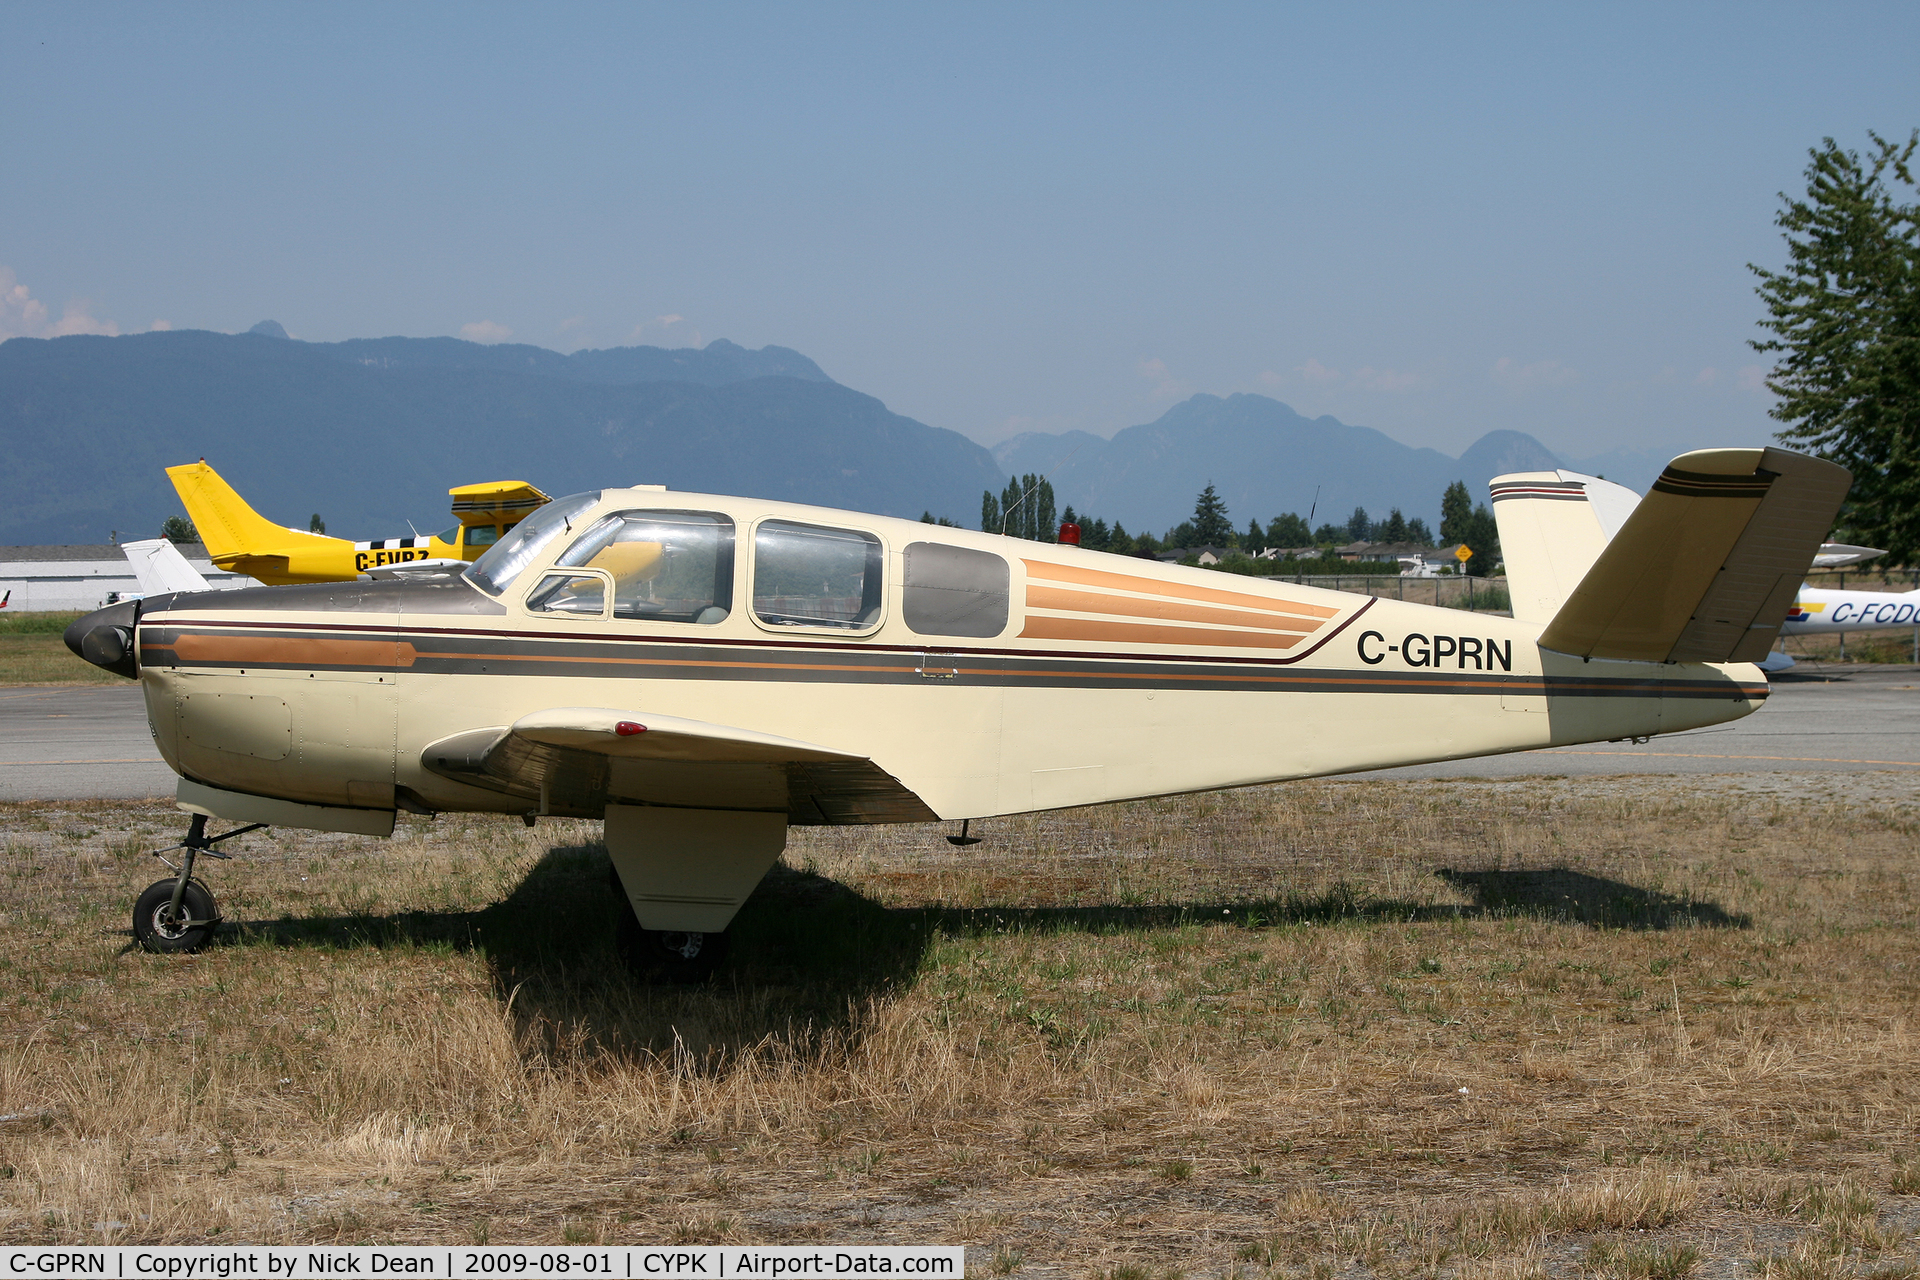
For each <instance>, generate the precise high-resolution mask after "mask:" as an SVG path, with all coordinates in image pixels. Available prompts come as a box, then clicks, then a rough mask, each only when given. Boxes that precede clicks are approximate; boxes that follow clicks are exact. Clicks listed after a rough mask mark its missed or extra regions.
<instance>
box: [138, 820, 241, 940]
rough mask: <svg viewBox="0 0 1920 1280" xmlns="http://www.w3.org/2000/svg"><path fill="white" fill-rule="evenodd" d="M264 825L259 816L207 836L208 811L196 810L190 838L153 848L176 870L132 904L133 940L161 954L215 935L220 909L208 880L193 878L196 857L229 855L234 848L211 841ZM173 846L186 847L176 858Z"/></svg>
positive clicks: (232, 836)
mask: <svg viewBox="0 0 1920 1280" xmlns="http://www.w3.org/2000/svg"><path fill="white" fill-rule="evenodd" d="M266 825H267V824H266V823H264V822H255V823H252V824H251V825H249V826H244V827H238V828H235V829H234V830H232V831H229V832H227V833H226V834H224V835H217V836H213V837H211V838H209V837H208V836H207V817H206V815H205V814H203V813H196V814H194V815H193V821H192V823H190V824H189V825H188V827H187V838H186V839H184V840H182V841H181V842H180V843H179V844H176V845H169V846H168V847H167V848H165V849H160V850H156V851H155V852H154V855H153V856H154V857H156V858H158V859H160V861H162V862H164V863H166V864H167V865H168V866H169V867H172V868H173V869H174V871H175V872H177V873H178V874H176V875H175V876H173V877H172V878H171V879H168V880H156V881H154V882H153V883H152V884H150V885H148V886H147V887H146V890H145V891H144V892H143V893H141V895H140V897H139V900H138V901H136V902H135V903H134V904H133V937H134V941H136V942H138V943H139V944H140V945H141V946H142V947H145V948H146V949H147V950H148V951H154V952H159V953H161V954H166V953H169V952H177V951H198V950H199V949H200V948H202V947H204V946H206V945H207V943H209V942H211V941H213V931H214V930H215V929H216V928H218V927H219V925H220V909H219V907H218V906H216V905H215V903H214V901H213V894H212V893H210V892H209V891H208V889H207V886H206V885H204V884H201V883H200V882H199V881H198V880H195V879H194V878H193V863H194V859H195V858H196V857H198V856H199V855H200V854H203V853H204V854H206V855H207V856H208V857H209V858H223V859H224V858H228V857H231V856H232V855H231V854H225V853H221V852H220V851H219V850H218V849H216V848H214V847H213V846H215V845H216V844H219V843H220V842H221V841H222V840H231V839H233V838H234V837H235V836H243V835H245V834H247V832H249V831H258V830H260V828H262V827H264V826H266ZM175 849H181V850H184V851H185V852H184V853H183V854H182V855H181V858H180V861H179V862H178V863H176V862H174V861H173V860H172V859H171V858H169V857H167V854H169V853H171V852H172V851H173V850H175Z"/></svg>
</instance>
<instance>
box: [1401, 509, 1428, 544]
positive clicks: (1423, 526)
mask: <svg viewBox="0 0 1920 1280" xmlns="http://www.w3.org/2000/svg"><path fill="white" fill-rule="evenodd" d="M1407 541H1408V542H1417V543H1419V544H1420V545H1421V546H1423V547H1430V546H1432V545H1433V530H1431V529H1429V528H1427V522H1426V521H1425V520H1422V519H1421V518H1420V517H1419V516H1415V517H1414V518H1413V519H1411V520H1409V521H1407Z"/></svg>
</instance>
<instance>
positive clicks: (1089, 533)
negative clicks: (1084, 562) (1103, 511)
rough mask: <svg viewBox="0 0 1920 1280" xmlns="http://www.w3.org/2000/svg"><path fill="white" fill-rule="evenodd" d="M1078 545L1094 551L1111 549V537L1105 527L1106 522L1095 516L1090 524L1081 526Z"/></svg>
mask: <svg viewBox="0 0 1920 1280" xmlns="http://www.w3.org/2000/svg"><path fill="white" fill-rule="evenodd" d="M1080 545H1081V546H1083V547H1087V548H1090V549H1091V550H1094V551H1106V550H1109V549H1111V547H1112V545H1113V537H1112V533H1111V531H1110V530H1108V528H1107V522H1106V521H1105V520H1102V519H1100V518H1099V517H1098V516H1096V517H1094V521H1093V523H1092V524H1089V525H1083V526H1081V529H1080Z"/></svg>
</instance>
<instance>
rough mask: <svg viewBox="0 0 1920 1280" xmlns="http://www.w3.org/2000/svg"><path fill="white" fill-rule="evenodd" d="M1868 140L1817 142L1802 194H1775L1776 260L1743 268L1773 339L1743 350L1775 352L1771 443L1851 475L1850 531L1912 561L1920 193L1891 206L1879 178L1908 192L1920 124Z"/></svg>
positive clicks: (1919, 358)
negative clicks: (1859, 143) (1905, 133)
mask: <svg viewBox="0 0 1920 1280" xmlns="http://www.w3.org/2000/svg"><path fill="white" fill-rule="evenodd" d="M1867 136H1868V137H1870V138H1872V139H1873V144H1874V149H1873V151H1872V152H1871V153H1870V156H1869V158H1868V160H1867V161H1866V162H1863V161H1862V160H1861V158H1860V156H1859V155H1858V154H1857V153H1855V152H1852V151H1843V150H1842V149H1841V148H1840V147H1839V145H1838V144H1836V143H1835V142H1834V140H1833V139H1832V138H1827V139H1825V140H1823V141H1822V143H1821V145H1820V146H1818V147H1815V148H1812V149H1811V150H1810V151H1809V152H1808V155H1809V156H1810V157H1811V160H1810V161H1809V163H1808V165H1807V168H1806V179H1807V194H1806V198H1805V199H1795V198H1793V197H1790V196H1788V195H1787V194H1786V193H1785V192H1782V193H1781V194H1780V199H1781V200H1782V201H1783V202H1784V205H1785V207H1784V208H1782V209H1781V211H1780V212H1779V213H1778V214H1777V215H1776V216H1775V218H1774V225H1776V226H1778V227H1779V228H1780V230H1781V235H1782V236H1783V237H1784V238H1785V239H1786V242H1787V265H1786V267H1785V269H1784V270H1781V271H1768V270H1766V269H1765V268H1763V267H1759V266H1755V265H1754V264H1752V263H1748V264H1747V266H1748V269H1749V270H1751V271H1752V272H1753V273H1754V274H1755V275H1757V276H1759V277H1760V285H1759V287H1758V288H1757V289H1756V290H1755V292H1757V293H1758V294H1759V295H1760V297H1761V299H1762V300H1763V301H1764V302H1765V303H1766V308H1767V318H1766V319H1764V320H1762V321H1760V322H1759V324H1760V327H1761V328H1762V329H1765V330H1767V331H1768V332H1769V333H1770V334H1771V335H1772V336H1771V337H1768V338H1765V339H1761V340H1757V341H1755V342H1754V343H1753V344H1752V345H1753V348H1754V349H1755V350H1756V351H1773V352H1779V353H1780V359H1779V361H1778V363H1776V364H1775V365H1774V367H1773V371H1772V373H1771V374H1770V375H1769V376H1768V378H1767V386H1768V387H1770V388H1771V389H1772V390H1773V392H1774V394H1775V395H1776V396H1778V397H1779V400H1778V401H1777V402H1776V403H1775V404H1774V406H1773V408H1772V409H1770V410H1769V411H1768V412H1769V413H1771V414H1772V415H1773V416H1774V417H1775V418H1777V419H1779V420H1780V421H1781V422H1785V423H1788V424H1789V425H1788V427H1787V428H1786V429H1785V430H1784V431H1782V432H1780V439H1782V440H1786V441H1793V442H1797V443H1800V444H1804V445H1807V446H1809V447H1810V448H1812V450H1813V451H1814V452H1816V453H1818V454H1820V455H1821V456H1822V457H1826V458H1830V459H1832V460H1833V461H1835V462H1838V463H1840V464H1841V465H1842V466H1844V467H1846V468H1848V469H1849V470H1851V471H1852V472H1853V491H1852V492H1851V493H1850V494H1849V495H1848V501H1847V505H1846V506H1845V507H1844V508H1843V509H1842V511H1841V523H1842V524H1843V525H1844V526H1845V527H1846V528H1847V530H1848V534H1849V537H1850V538H1851V539H1853V540H1857V541H1863V542H1872V543H1873V544H1875V545H1876V546H1882V547H1885V548H1886V549H1887V551H1888V560H1889V561H1890V562H1909V561H1911V560H1912V559H1913V557H1914V554H1915V552H1916V550H1920V202H1908V203H1905V204H1902V203H1900V202H1899V201H1897V200H1896V199H1895V197H1894V193H1893V192H1892V191H1891V190H1889V186H1888V181H1889V179H1891V180H1892V181H1893V182H1896V183H1899V184H1903V185H1904V186H1905V187H1906V188H1907V190H1908V191H1909V192H1911V191H1913V190H1914V187H1915V183H1914V177H1913V169H1912V160H1913V155H1914V151H1915V148H1916V146H1920V129H1916V130H1915V131H1914V132H1913V134H1912V135H1911V136H1910V137H1909V138H1908V139H1907V141H1906V142H1905V143H1904V144H1898V143H1893V142H1889V141H1887V140H1886V139H1885V138H1882V137H1881V136H1880V135H1879V134H1877V133H1873V132H1872V131H1869V132H1868V134H1867Z"/></svg>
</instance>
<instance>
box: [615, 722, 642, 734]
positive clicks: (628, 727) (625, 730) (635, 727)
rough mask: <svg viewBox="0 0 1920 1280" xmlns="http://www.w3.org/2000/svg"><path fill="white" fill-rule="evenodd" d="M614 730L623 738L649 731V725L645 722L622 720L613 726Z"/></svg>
mask: <svg viewBox="0 0 1920 1280" xmlns="http://www.w3.org/2000/svg"><path fill="white" fill-rule="evenodd" d="M613 731H614V732H615V733H617V734H619V735H620V736H621V737H623V738H631V737H633V736H634V735H635V734H641V733H645V732H646V731H647V726H645V725H643V724H635V723H634V722H633V721H631V720H622V721H621V722H620V723H619V724H616V725H615V726H613Z"/></svg>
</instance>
